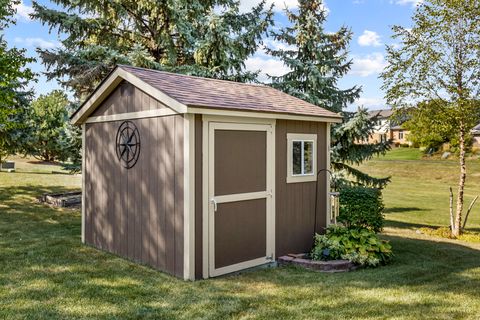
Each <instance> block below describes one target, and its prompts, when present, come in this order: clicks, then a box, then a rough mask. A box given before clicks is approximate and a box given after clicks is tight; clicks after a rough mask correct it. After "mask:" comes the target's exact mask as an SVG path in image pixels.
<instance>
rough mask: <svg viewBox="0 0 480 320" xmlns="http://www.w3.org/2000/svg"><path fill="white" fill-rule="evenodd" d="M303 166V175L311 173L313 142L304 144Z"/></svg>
mask: <svg viewBox="0 0 480 320" xmlns="http://www.w3.org/2000/svg"><path fill="white" fill-rule="evenodd" d="M303 166H304V169H305V172H304V174H312V173H313V141H305V142H304V150H303Z"/></svg>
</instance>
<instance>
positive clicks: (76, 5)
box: [33, 0, 272, 98]
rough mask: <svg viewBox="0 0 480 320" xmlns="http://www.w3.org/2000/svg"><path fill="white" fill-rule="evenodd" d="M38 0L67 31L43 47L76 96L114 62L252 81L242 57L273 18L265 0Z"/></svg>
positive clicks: (41, 15) (48, 18)
mask: <svg viewBox="0 0 480 320" xmlns="http://www.w3.org/2000/svg"><path fill="white" fill-rule="evenodd" d="M53 2H54V3H55V4H57V5H58V7H57V8H49V7H47V6H44V5H41V4H39V3H38V2H35V1H34V2H33V7H34V9H35V13H34V15H33V17H34V18H36V19H38V20H40V21H42V22H43V23H45V24H47V25H49V26H50V28H51V30H53V29H54V30H56V31H58V32H59V33H60V34H62V35H63V34H65V35H66V37H65V38H64V39H63V40H62V45H63V46H62V48H58V49H39V50H38V52H39V55H40V57H41V59H42V61H43V63H44V64H45V65H46V67H47V73H46V74H47V76H48V78H49V79H63V80H62V82H63V84H64V85H65V86H67V87H69V88H71V89H73V91H74V92H75V95H76V97H77V98H81V97H84V96H85V95H87V94H89V93H90V92H91V91H92V90H93V88H94V87H95V85H97V84H98V82H99V81H100V80H101V79H102V78H103V77H105V75H106V74H107V73H108V72H109V71H110V70H111V68H112V66H114V65H115V64H129V65H134V66H140V67H148V68H155V69H162V70H167V71H173V72H182V73H187V74H192V75H200V76H205V77H212V78H218V79H229V80H236V81H242V82H245V81H255V79H256V76H257V73H256V72H248V71H245V65H244V62H245V60H246V59H247V58H248V57H249V56H251V55H252V54H253V53H254V52H255V51H256V50H257V48H258V46H259V44H260V42H261V38H262V36H263V35H264V34H265V32H266V30H267V28H268V27H269V26H270V25H271V24H272V10H271V8H270V9H266V8H265V1H262V2H261V3H260V4H259V5H257V6H256V7H254V8H252V10H251V11H250V12H246V13H240V12H239V2H238V1H235V0H209V1H199V0H166V1H148V0H136V1H127V0H119V1H99V0H54V1H53Z"/></svg>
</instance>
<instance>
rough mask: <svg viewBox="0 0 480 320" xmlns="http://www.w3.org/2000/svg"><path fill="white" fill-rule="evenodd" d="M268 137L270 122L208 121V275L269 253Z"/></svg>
mask: <svg viewBox="0 0 480 320" xmlns="http://www.w3.org/2000/svg"><path fill="white" fill-rule="evenodd" d="M273 143H274V135H273V126H272V125H265V124H247V123H245V124H243V123H242V124H241V123H221V122H210V123H209V137H208V166H209V170H208V201H209V206H208V208H209V210H208V211H209V214H208V220H209V228H208V229H209V276H217V275H221V274H225V273H230V272H235V271H238V270H241V269H245V268H250V267H254V266H258V265H261V264H265V263H269V262H271V261H272V260H273V259H274V258H275V257H274V243H273V242H274V212H273V210H274V208H273V203H274V192H273V185H274V168H273V166H274V158H273V157H274V150H273Z"/></svg>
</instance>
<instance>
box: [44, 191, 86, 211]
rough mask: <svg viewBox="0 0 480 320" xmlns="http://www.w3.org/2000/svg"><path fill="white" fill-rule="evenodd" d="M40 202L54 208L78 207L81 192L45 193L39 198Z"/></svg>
mask: <svg viewBox="0 0 480 320" xmlns="http://www.w3.org/2000/svg"><path fill="white" fill-rule="evenodd" d="M39 200H40V202H44V203H47V204H50V205H52V206H54V207H60V208H67V207H75V208H76V207H79V206H80V205H81V204H82V193H81V192H65V193H47V194H44V195H42V196H41V197H40V199H39Z"/></svg>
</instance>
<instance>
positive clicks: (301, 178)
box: [287, 133, 318, 183]
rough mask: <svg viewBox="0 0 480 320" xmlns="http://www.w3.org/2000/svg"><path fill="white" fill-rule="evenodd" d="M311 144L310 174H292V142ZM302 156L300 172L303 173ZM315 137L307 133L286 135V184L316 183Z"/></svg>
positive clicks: (316, 155)
mask: <svg viewBox="0 0 480 320" xmlns="http://www.w3.org/2000/svg"><path fill="white" fill-rule="evenodd" d="M298 141H300V142H302V144H304V143H305V142H313V150H312V154H313V159H312V160H313V161H312V162H313V163H312V171H313V172H312V173H307V174H293V142H298ZM303 157H304V155H303V154H302V172H303V171H304V169H303V166H304V159H303ZM317 157H318V154H317V135H316V134H309V133H287V183H298V182H311V181H317Z"/></svg>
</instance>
